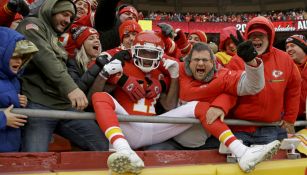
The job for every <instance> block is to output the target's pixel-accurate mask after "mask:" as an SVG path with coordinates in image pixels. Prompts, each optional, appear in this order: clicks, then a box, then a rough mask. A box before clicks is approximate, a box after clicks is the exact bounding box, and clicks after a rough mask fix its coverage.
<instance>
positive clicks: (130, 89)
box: [117, 74, 145, 102]
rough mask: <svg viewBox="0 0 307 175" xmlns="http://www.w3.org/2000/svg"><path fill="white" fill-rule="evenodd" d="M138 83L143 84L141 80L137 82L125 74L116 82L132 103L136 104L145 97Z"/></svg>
mask: <svg viewBox="0 0 307 175" xmlns="http://www.w3.org/2000/svg"><path fill="white" fill-rule="evenodd" d="M140 83H141V84H143V82H142V80H138V79H136V78H135V77H133V76H127V75H125V74H123V75H122V76H121V78H120V79H119V80H118V82H117V84H118V85H119V86H120V87H121V88H122V90H123V91H124V92H125V93H126V94H127V95H128V96H129V98H130V99H131V101H133V102H137V101H138V100H140V99H142V98H144V97H145V90H144V89H143V86H142V85H141V84H140Z"/></svg>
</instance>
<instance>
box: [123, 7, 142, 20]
mask: <svg viewBox="0 0 307 175" xmlns="http://www.w3.org/2000/svg"><path fill="white" fill-rule="evenodd" d="M125 12H130V13H132V14H134V15H135V17H136V20H138V16H139V14H138V11H137V10H136V9H135V8H134V7H132V6H127V7H124V8H122V9H120V11H119V12H118V16H119V15H121V14H123V13H125Z"/></svg>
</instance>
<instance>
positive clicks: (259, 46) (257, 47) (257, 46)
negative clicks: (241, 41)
mask: <svg viewBox="0 0 307 175" xmlns="http://www.w3.org/2000/svg"><path fill="white" fill-rule="evenodd" d="M253 46H254V47H255V48H256V49H259V48H261V47H262V43H253Z"/></svg>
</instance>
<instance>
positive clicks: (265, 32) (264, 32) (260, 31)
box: [247, 28, 268, 36]
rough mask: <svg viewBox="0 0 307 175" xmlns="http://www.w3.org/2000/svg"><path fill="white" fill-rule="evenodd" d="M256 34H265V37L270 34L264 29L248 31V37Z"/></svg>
mask: <svg viewBox="0 0 307 175" xmlns="http://www.w3.org/2000/svg"><path fill="white" fill-rule="evenodd" d="M255 32H259V33H263V34H265V35H267V34H268V32H267V31H266V30H264V29H262V28H254V29H252V30H250V31H248V33H247V36H249V35H250V34H252V33H255Z"/></svg>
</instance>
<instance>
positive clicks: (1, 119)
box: [0, 27, 24, 152]
mask: <svg viewBox="0 0 307 175" xmlns="http://www.w3.org/2000/svg"><path fill="white" fill-rule="evenodd" d="M0 36H1V40H0V108H7V107H9V106H10V105H12V104H13V105H14V107H16V108H18V107H20V104H19V98H18V94H19V92H20V83H19V81H18V79H17V75H16V74H15V73H13V72H12V71H11V69H10V67H9V62H10V59H11V57H12V55H13V52H14V50H15V46H16V42H17V41H19V40H22V39H24V36H22V35H21V34H19V33H18V32H16V31H14V30H11V29H8V28H5V27H0ZM6 122H7V120H6V116H5V114H4V112H3V111H1V112H0V152H11V151H18V150H19V147H20V142H21V141H20V140H21V139H20V138H21V136H20V129H16V128H12V127H8V126H6Z"/></svg>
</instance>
